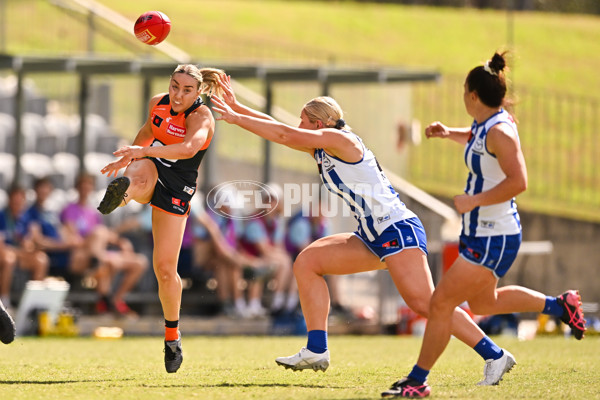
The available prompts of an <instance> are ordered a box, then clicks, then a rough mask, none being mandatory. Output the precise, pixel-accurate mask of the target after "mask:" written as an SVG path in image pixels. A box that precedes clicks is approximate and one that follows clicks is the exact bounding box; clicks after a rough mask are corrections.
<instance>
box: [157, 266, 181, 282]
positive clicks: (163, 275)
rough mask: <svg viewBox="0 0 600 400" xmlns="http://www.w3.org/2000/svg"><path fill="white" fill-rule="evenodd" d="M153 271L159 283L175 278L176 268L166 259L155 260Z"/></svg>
mask: <svg viewBox="0 0 600 400" xmlns="http://www.w3.org/2000/svg"><path fill="white" fill-rule="evenodd" d="M154 273H155V275H156V279H157V280H158V281H159V282H160V283H167V282H170V281H172V280H175V279H176V277H177V270H176V268H173V267H172V265H171V263H168V262H166V261H155V263H154Z"/></svg>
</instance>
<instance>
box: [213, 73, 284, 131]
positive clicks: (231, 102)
mask: <svg viewBox="0 0 600 400" xmlns="http://www.w3.org/2000/svg"><path fill="white" fill-rule="evenodd" d="M219 85H220V86H221V89H223V100H224V101H225V103H226V104H227V105H228V106H229V107H231V109H232V110H233V111H235V112H237V113H238V114H243V115H249V116H251V117H255V118H259V119H267V120H271V121H275V118H273V117H271V116H270V115H268V114H265V113H262V112H260V111H258V110H254V109H252V108H250V107H246V106H245V105H243V104H242V103H240V102H238V101H237V98H236V97H235V93H234V91H233V86H231V76H230V75H225V76H223V77H221V79H220V80H219Z"/></svg>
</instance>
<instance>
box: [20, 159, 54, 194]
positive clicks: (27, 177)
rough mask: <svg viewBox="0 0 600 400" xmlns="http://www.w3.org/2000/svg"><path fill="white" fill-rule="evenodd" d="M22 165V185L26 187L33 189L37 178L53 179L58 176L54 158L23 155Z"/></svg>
mask: <svg viewBox="0 0 600 400" xmlns="http://www.w3.org/2000/svg"><path fill="white" fill-rule="evenodd" d="M20 164H21V169H22V171H23V177H22V179H23V181H22V184H23V186H25V187H31V186H32V184H33V181H34V180H35V179H37V178H42V177H45V176H47V177H50V178H51V179H53V178H54V176H55V175H56V173H55V169H54V165H53V163H52V158H50V157H49V156H47V155H46V154H41V153H23V154H22V155H21V159H20ZM53 181H54V179H53ZM54 184H55V185H56V182H55V183H54Z"/></svg>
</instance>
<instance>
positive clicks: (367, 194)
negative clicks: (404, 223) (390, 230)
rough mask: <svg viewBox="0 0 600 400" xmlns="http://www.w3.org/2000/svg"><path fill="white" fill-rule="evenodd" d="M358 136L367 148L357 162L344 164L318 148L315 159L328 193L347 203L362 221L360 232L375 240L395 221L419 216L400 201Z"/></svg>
mask: <svg viewBox="0 0 600 400" xmlns="http://www.w3.org/2000/svg"><path fill="white" fill-rule="evenodd" d="M356 137H357V138H358V140H359V141H360V143H361V145H362V147H363V157H362V159H361V160H360V161H358V162H356V163H349V162H345V161H342V160H340V159H339V158H337V157H334V156H332V155H330V154H327V153H326V152H325V151H324V150H323V149H316V150H315V152H314V157H315V160H316V161H317V165H318V167H319V175H321V180H322V181H323V184H324V185H325V187H326V188H327V190H329V191H330V192H331V193H334V194H336V195H337V196H339V197H341V198H342V199H343V200H344V201H345V202H346V204H347V205H348V206H349V207H350V209H351V210H352V213H353V214H354V218H355V219H356V220H357V221H358V233H359V234H360V235H361V236H362V237H363V238H365V239H367V240H369V241H372V240H374V239H375V238H376V237H377V236H379V235H380V234H381V232H383V230H384V229H385V228H387V227H388V226H389V225H390V224H392V223H393V222H398V221H401V220H404V219H407V218H413V217H416V215H415V214H414V213H413V212H412V211H410V210H409V209H407V208H406V206H405V205H404V203H403V202H402V201H400V197H399V196H398V193H397V192H396V191H395V190H394V188H393V187H392V185H391V184H390V181H389V180H388V179H387V177H386V176H385V175H384V173H383V171H382V170H381V167H380V166H379V163H378V162H377V160H376V159H375V156H374V155H373V153H372V152H371V150H369V149H368V148H367V147H366V146H365V145H364V144H363V142H362V140H361V139H360V138H359V137H358V136H356Z"/></svg>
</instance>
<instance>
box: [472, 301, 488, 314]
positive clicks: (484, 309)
mask: <svg viewBox="0 0 600 400" xmlns="http://www.w3.org/2000/svg"><path fill="white" fill-rule="evenodd" d="M469 309H470V310H471V312H472V313H473V314H475V315H487V314H492V312H491V308H490V306H489V305H487V304H483V303H479V302H477V303H475V302H469Z"/></svg>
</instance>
